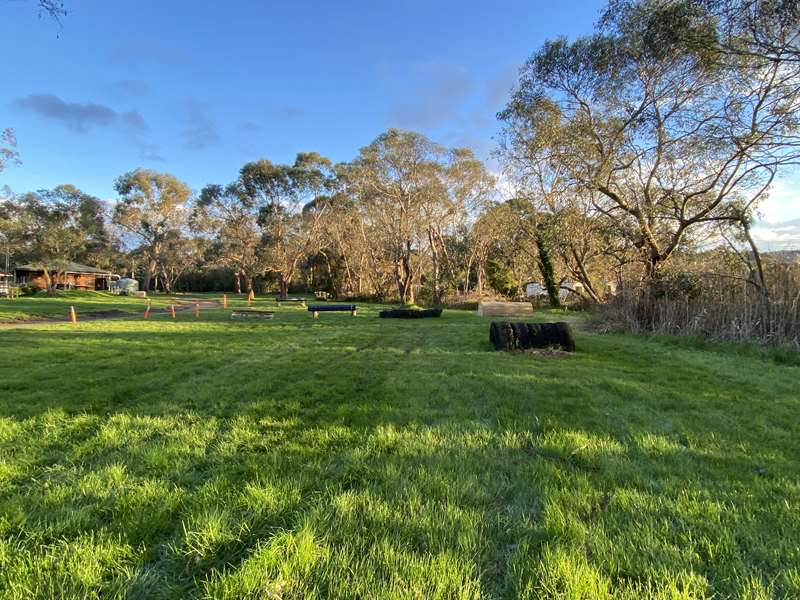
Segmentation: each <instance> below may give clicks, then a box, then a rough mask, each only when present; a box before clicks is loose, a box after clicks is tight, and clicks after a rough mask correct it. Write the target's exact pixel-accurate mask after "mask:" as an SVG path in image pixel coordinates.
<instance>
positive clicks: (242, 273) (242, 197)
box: [191, 181, 266, 293]
mask: <svg viewBox="0 0 800 600" xmlns="http://www.w3.org/2000/svg"><path fill="white" fill-rule="evenodd" d="M191 223H192V227H193V229H195V230H196V231H197V232H199V233H200V234H201V235H205V236H208V238H209V242H210V244H209V247H208V257H207V258H208V262H209V263H210V264H214V265H218V266H223V267H227V268H229V269H231V270H232V271H233V274H234V289H235V291H236V293H240V292H241V291H242V281H244V282H245V289H246V291H248V292H250V291H251V290H252V289H253V279H254V278H255V277H256V276H257V275H260V274H261V273H263V272H264V270H265V269H266V263H265V260H264V252H263V244H262V238H261V231H260V229H259V226H258V207H257V206H256V203H255V202H254V200H253V198H251V197H250V196H248V195H247V194H246V193H245V192H244V189H243V188H242V185H241V184H240V183H239V182H238V181H237V182H234V183H231V184H230V185H228V186H225V187H222V186H221V185H214V184H212V185H207V186H206V187H204V188H203V189H202V191H201V192H200V197H199V198H198V200H197V202H196V203H195V207H194V211H193V213H192V217H191Z"/></svg>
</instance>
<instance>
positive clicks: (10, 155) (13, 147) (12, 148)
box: [0, 127, 20, 173]
mask: <svg viewBox="0 0 800 600" xmlns="http://www.w3.org/2000/svg"><path fill="white" fill-rule="evenodd" d="M10 164H17V165H18V164H20V160H19V151H18V150H17V138H16V136H15V135H14V130H13V129H11V128H10V127H7V128H5V129H3V130H2V131H0V173H2V172H3V171H4V170H5V169H6V167H7V166H8V165H10Z"/></svg>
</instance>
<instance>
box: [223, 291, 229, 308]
mask: <svg viewBox="0 0 800 600" xmlns="http://www.w3.org/2000/svg"><path fill="white" fill-rule="evenodd" d="M222 308H228V294H222Z"/></svg>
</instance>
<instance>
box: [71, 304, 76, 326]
mask: <svg viewBox="0 0 800 600" xmlns="http://www.w3.org/2000/svg"><path fill="white" fill-rule="evenodd" d="M69 322H70V323H72V324H73V325H77V324H78V313H76V312H75V307H74V306H70V307H69Z"/></svg>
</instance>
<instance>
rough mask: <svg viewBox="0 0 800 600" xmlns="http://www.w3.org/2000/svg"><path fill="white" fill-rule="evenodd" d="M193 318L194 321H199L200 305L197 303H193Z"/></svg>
mask: <svg viewBox="0 0 800 600" xmlns="http://www.w3.org/2000/svg"><path fill="white" fill-rule="evenodd" d="M194 318H195V319H199V318H200V303H199V302H195V303H194Z"/></svg>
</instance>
